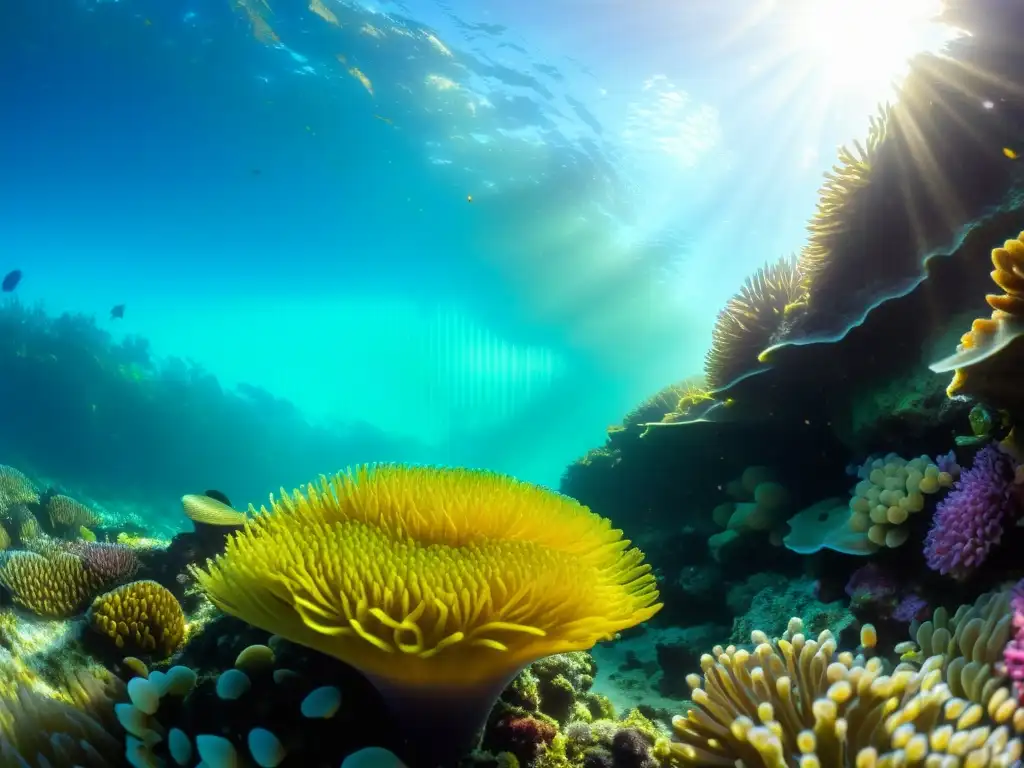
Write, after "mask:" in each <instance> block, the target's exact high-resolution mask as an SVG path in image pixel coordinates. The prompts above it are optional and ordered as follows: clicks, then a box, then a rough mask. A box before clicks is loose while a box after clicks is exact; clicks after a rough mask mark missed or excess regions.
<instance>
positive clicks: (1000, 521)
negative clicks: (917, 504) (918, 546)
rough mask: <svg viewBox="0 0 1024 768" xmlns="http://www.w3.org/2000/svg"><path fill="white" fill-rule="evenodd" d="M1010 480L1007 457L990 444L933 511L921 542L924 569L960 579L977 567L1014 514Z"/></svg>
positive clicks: (1012, 473) (1009, 460) (996, 541)
mask: <svg viewBox="0 0 1024 768" xmlns="http://www.w3.org/2000/svg"><path fill="white" fill-rule="evenodd" d="M1013 479H1014V466H1013V461H1012V460H1011V459H1010V457H1009V456H1007V455H1006V454H1005V453H1003V452H1002V451H1000V450H999V449H998V448H996V447H995V446H993V445H987V446H985V447H984V448H982V449H981V450H980V451H978V454H977V455H976V456H975V457H974V464H973V465H972V466H971V468H970V469H969V470H967V471H966V472H964V473H963V474H962V475H961V476H960V479H959V480H958V481H957V482H956V484H955V485H954V486H953V489H952V490H951V491H950V492H949V494H948V495H947V496H946V498H944V499H943V500H942V501H941V502H940V503H939V505H938V507H937V508H936V510H935V517H934V518H933V519H932V527H931V530H930V531H928V537H927V539H925V544H924V554H925V558H926V560H927V562H928V567H929V568H931V569H932V570H935V571H938V572H939V573H941V574H947V573H948V574H951V575H952V576H953V577H954V578H957V579H962V578H965V577H967V576H968V575H969V574H970V573H971V572H972V571H973V570H974V569H975V568H977V567H978V566H979V565H981V563H982V562H983V561H984V560H985V558H986V557H987V556H988V553H989V550H991V549H992V547H993V546H995V545H996V544H998V543H999V540H1000V539H1001V538H1002V535H1003V526H1004V525H1005V524H1006V522H1007V520H1008V519H1009V518H1010V517H1012V516H1013V515H1014V514H1015V511H1016V510H1015V506H1016V504H1015V502H1014V497H1013V495H1012V493H1011V490H1012V486H1013Z"/></svg>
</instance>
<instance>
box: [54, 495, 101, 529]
mask: <svg viewBox="0 0 1024 768" xmlns="http://www.w3.org/2000/svg"><path fill="white" fill-rule="evenodd" d="M46 512H47V514H48V515H49V517H50V525H51V527H53V528H55V529H58V530H60V529H63V530H67V531H77V530H78V529H79V528H81V527H83V526H84V527H85V528H92V527H94V526H97V525H99V524H100V518H99V515H97V514H96V513H95V512H93V511H92V510H91V509H89V508H88V507H87V506H85V504H83V503H82V502H80V501H76V500H75V499H72V498H71V497H70V496H64V495H63V494H56V495H54V496H51V497H50V498H49V499H47V500H46Z"/></svg>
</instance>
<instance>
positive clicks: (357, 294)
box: [0, 0, 946, 501]
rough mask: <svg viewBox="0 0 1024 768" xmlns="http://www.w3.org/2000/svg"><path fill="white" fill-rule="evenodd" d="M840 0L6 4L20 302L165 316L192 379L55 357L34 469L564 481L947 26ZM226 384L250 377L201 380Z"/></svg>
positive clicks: (163, 341) (94, 479)
mask: <svg viewBox="0 0 1024 768" xmlns="http://www.w3.org/2000/svg"><path fill="white" fill-rule="evenodd" d="M824 6H827V7H830V8H831V7H832V6H830V5H829V4H828V3H825V4H824ZM811 7H812V6H811V5H808V6H807V8H804V6H800V7H799V8H798V7H797V6H795V5H794V6H786V8H781V7H778V6H776V5H775V4H773V3H752V2H740V1H739V0H730V1H729V2H720V3H710V2H694V3H686V4H680V3H676V4H671V3H661V2H659V3H646V4H643V3H641V4H638V3H635V2H624V1H623V2H601V3H593V2H587V3H583V2H575V1H569V2H547V3H541V2H537V1H536V0H529V1H528V2H520V3H514V4H513V3H498V2H473V3H470V2H419V1H417V2H408V3H390V2H385V3H340V2H335V1H334V0H322V3H321V2H320V0H316V1H315V2H314V3H313V4H312V5H309V4H307V3H306V2H295V1H293V0H278V1H277V2H272V3H271V4H270V5H267V4H265V3H263V2H260V0H244V2H233V3H232V2H226V0H188V1H186V2H179V1H175V2H168V1H166V0H161V1H159V2H158V1H157V0H121V1H120V2H96V1H95V0H38V1H36V2H27V0H16V1H15V2H8V3H4V4H3V9H2V10H0V23H2V25H3V28H4V29H5V30H8V34H7V40H6V43H5V46H4V50H3V53H2V62H3V63H2V68H3V77H0V104H2V113H0V114H2V117H0V226H2V230H0V231H2V233H3V239H2V241H0V243H2V244H0V254H2V264H3V265H4V269H3V271H4V272H7V271H8V270H11V269H20V270H22V271H23V274H24V277H23V280H22V282H21V284H20V285H19V286H18V288H17V290H16V291H15V292H14V293H13V294H10V297H11V298H9V299H7V301H8V302H10V301H16V302H19V306H20V307H22V308H23V309H28V308H33V307H41V308H42V311H43V312H44V313H45V315H46V316H49V317H51V318H52V317H56V316H58V315H60V314H61V313H63V312H76V313H84V314H85V315H87V316H94V317H95V318H96V323H97V325H98V327H99V328H100V329H102V330H104V331H107V332H109V333H110V334H111V336H112V339H113V340H114V342H118V343H119V342H120V341H121V340H122V339H124V338H130V337H136V336H137V337H141V338H142V339H144V340H145V341H146V343H148V345H149V346H148V353H147V354H145V355H141V357H140V358H139V360H135V358H133V357H132V354H134V353H131V354H129V353H125V354H126V355H127V357H126V358H125V359H123V360H121V359H120V358H119V360H120V362H117V363H116V364H114V365H113V368H114V369H118V370H119V371H120V372H121V373H120V374H117V375H122V378H124V377H127V379H128V380H134V381H140V380H141V381H152V380H154V379H159V380H160V381H164V379H161V378H160V377H161V376H165V374H166V372H167V370H171V371H172V374H173V372H174V371H176V370H177V371H178V372H179V374H180V376H179V379H181V378H182V377H184V379H182V380H185V379H187V380H188V381H190V382H191V384H188V385H187V386H186V384H181V389H180V391H178V390H175V389H174V387H173V386H171V385H167V386H164V384H161V388H159V393H157V394H154V393H153V392H148V394H145V395H140V396H139V397H140V402H142V401H145V402H147V403H149V405H148V406H147V407H146V408H145V409H142V408H141V406H140V408H139V409H137V410H135V411H132V413H131V414H128V413H127V412H121V413H119V412H118V404H121V403H123V402H124V401H125V397H128V396H127V395H122V394H116V393H114V394H112V391H111V390H110V389H109V385H108V383H104V382H106V381H107V379H104V378H103V377H102V376H99V375H98V374H97V376H99V377H98V378H97V376H93V374H92V373H89V374H88V375H87V374H85V373H80V372H81V371H82V370H83V366H87V365H92V364H91V363H87V362H83V361H85V360H87V359H94V360H95V359H98V358H99V357H102V355H98V354H91V353H90V354H85V353H83V354H81V355H80V357H81V358H82V359H81V360H80V359H79V357H76V354H77V353H76V354H72V353H71V352H70V351H69V352H68V353H67V354H66V355H63V356H62V355H61V354H57V353H52V352H49V351H48V352H45V353H39V355H37V357H38V358H39V360H42V358H43V357H47V356H52V357H53V358H54V361H55V362H54V363H53V365H54V366H55V367H54V368H52V369H47V370H49V372H46V371H43V372H42V373H38V374H33V376H30V377H27V378H25V379H24V381H22V383H21V384H18V385H17V386H15V385H13V384H11V383H10V381H11V380H8V389H7V390H5V392H4V395H5V403H6V406H7V408H8V409H9V411H10V413H12V414H17V413H19V412H21V413H24V412H26V409H27V411H29V412H31V413H32V414H34V415H33V416H32V419H33V421H31V423H29V421H28V417H26V418H25V420H24V421H25V423H20V422H19V424H20V426H14V424H15V422H16V421H17V419H16V418H13V417H12V418H11V419H9V420H8V429H7V433H6V434H5V435H4V436H3V445H2V448H3V450H4V451H5V456H6V458H5V459H4V463H8V464H14V465H17V466H23V467H27V468H31V469H35V470H36V471H39V472H43V473H49V474H60V475H61V477H62V478H63V479H64V480H65V481H66V482H74V483H77V484H78V485H79V486H80V487H83V488H84V489H85V490H94V491H95V492H97V493H100V492H112V491H111V489H112V488H113V487H114V486H117V485H118V483H119V482H120V484H121V485H123V486H132V487H134V488H136V489H137V490H138V492H139V493H141V494H145V493H147V492H148V493H155V494H157V495H159V496H160V498H161V499H162V498H164V497H166V498H168V499H172V500H173V499H174V498H175V494H177V495H180V494H181V493H182V492H187V491H190V490H201V489H202V488H203V487H222V486H229V487H226V488H225V490H226V491H227V492H228V493H229V494H230V495H231V496H232V498H237V499H239V501H242V500H249V499H251V500H257V499H258V498H259V497H260V496H261V495H263V494H264V493H266V492H267V491H268V490H272V489H274V488H276V487H277V486H278V485H281V484H285V485H290V484H297V483H299V482H302V481H303V480H305V479H307V478H309V477H312V476H315V475H316V474H318V473H320V472H329V471H333V470H335V469H337V468H338V466H340V465H341V464H344V463H354V462H358V461H378V460H415V461H430V462H440V463H454V464H464V465H469V466H479V467H487V468H491V469H496V470H501V471H506V472H511V473H513V474H516V475H518V476H520V477H522V478H524V479H528V480H533V481H537V482H541V483H545V484H549V485H556V484H557V481H558V478H559V475H560V474H561V472H562V470H563V468H564V467H565V466H566V464H567V463H568V462H570V461H571V460H572V459H573V458H574V457H576V456H578V455H580V454H581V453H583V452H584V451H585V450H586V449H588V448H589V447H591V446H593V445H597V444H600V443H601V442H602V440H603V434H602V433H603V430H604V429H605V427H606V426H607V425H608V424H610V423H614V422H617V421H619V420H620V419H621V417H622V414H623V413H624V412H625V411H626V410H628V409H629V408H630V407H631V406H633V405H634V404H635V403H636V402H638V401H639V400H641V399H643V398H644V397H646V396H647V395H649V394H650V393H651V392H653V391H656V390H657V389H659V388H660V387H661V386H663V385H664V384H665V383H666V382H669V381H675V380H679V379H682V378H684V377H686V376H689V375H691V374H694V373H697V372H698V371H699V369H700V365H701V361H702V359H703V355H704V353H705V351H706V349H707V346H708V342H709V339H710V331H711V327H712V324H713V322H714V317H715V314H716V312H717V311H718V309H719V308H720V307H721V306H722V305H723V303H724V302H725V301H726V300H727V299H728V297H729V296H730V295H732V294H733V293H734V292H735V290H736V289H737V288H738V286H739V285H740V284H741V283H742V281H743V279H744V277H745V276H746V275H748V274H749V273H751V272H752V271H754V270H755V269H756V268H757V267H759V266H760V265H761V264H763V263H764V262H765V261H768V260H774V259H776V258H777V257H778V256H780V255H784V254H786V253H790V252H794V251H797V250H798V249H799V248H800V246H801V245H802V243H803V239H804V231H803V227H804V223H805V221H806V220H807V219H808V218H809V216H810V214H811V212H812V210H813V207H814V201H815V193H816V190H817V188H818V186H819V184H820V181H821V174H822V172H823V171H824V170H825V169H827V168H828V167H829V166H830V165H831V163H832V162H833V161H834V159H835V148H836V146H837V145H838V144H840V143H843V142H848V141H851V140H853V139H855V138H857V137H859V136H862V135H863V134H864V133H865V131H866V128H867V120H868V116H869V115H870V114H871V113H872V112H873V110H874V109H875V105H876V104H877V103H878V102H880V101H883V100H885V99H887V98H889V97H890V93H891V92H890V88H889V82H890V81H891V79H892V78H893V77H895V76H896V75H897V74H898V69H899V67H898V66H897V65H898V64H899V63H900V59H901V56H903V54H906V55H909V54H910V53H913V52H914V51H916V50H920V49H925V48H931V47H935V46H936V45H937V44H938V43H939V42H941V40H942V39H943V36H944V35H945V34H946V33H945V32H943V31H941V30H936V29H935V28H933V27H926V26H925V25H923V24H922V25H919V26H913V27H912V28H911V27H907V24H905V23H904V22H903V20H902V18H901V19H894V21H893V24H894V25H896V26H899V28H900V29H901V30H902V32H901V36H900V37H899V38H893V40H892V41H888V38H884V37H883V38H881V39H880V38H879V37H878V35H873V36H872V35H863V34H860V33H859V32H858V31H857V30H856V29H854V28H853V26H851V27H850V28H849V29H848V30H847V34H846V38H845V42H844V44H843V45H842V46H838V45H830V44H828V41H829V40H830V39H831V33H830V32H829V27H828V26H827V25H823V24H824V22H822V23H821V24H819V26H817V27H813V26H807V24H809V23H810V21H814V19H816V18H817V17H816V16H815V15H814V13H811V11H809V10H808V8H811ZM814 7H817V6H814ZM858 8H859V10H857V11H856V14H860V15H869V13H870V9H868V8H867V6H864V7H860V6H858ZM833 10H834V11H835V12H836V13H837V14H838V13H847V14H848V21H849V23H850V24H851V25H852V24H853V21H854V20H856V19H855V15H856V14H851V13H850V12H849V11H846V10H844V7H843V6H842V4H836V5H835V8H834V9H833ZM893 13H895V12H893ZM875 21H877V19H876V20H875ZM896 21H899V22H900V23H899V24H896ZM908 23H909V22H908ZM915 23H916V19H915ZM883 26H884V25H883ZM907 29H911V32H907ZM890 42H891V45H890V44H889V43H890ZM872 45H875V46H876V47H877V46H878V45H883V47H884V49H885V55H884V56H883V55H882V54H879V53H878V52H877V50H876V51H875V53H874V54H872V53H870V51H869V49H870V47H871V46H872ZM885 46H887V47H885ZM837 48H841V49H842V50H841V51H840V52H839V53H837V52H836V49H837ZM880 58H881V59H885V61H882V62H881V64H887V65H888V64H892V66H889V67H888V68H887V69H885V68H880V66H879V65H880V62H879V59H880ZM888 59H893V61H892V62H889V61H888ZM876 69H877V70H878V71H877V72H876V71H875V70H876ZM117 304H124V305H125V314H124V317H123V318H117V319H111V318H110V317H109V312H110V309H111V307H113V306H114V305H117ZM19 317H20V316H19ZM37 321H38V322H43V321H42V320H41V319H38V317H37V319H36V320H30V321H25V322H28V323H29V324H30V325H31V323H33V322H37ZM18 323H22V326H23V324H24V323H23V321H22V320H18V321H17V323H15V325H14V326H12V327H22V326H19V325H18ZM83 333H84V332H83ZM89 333H92V331H89V332H88V333H86V335H88V334H89ZM76 338H78V337H76ZM97 343H99V342H97ZM137 343H138V342H130V345H131V344H137ZM69 344H70V346H71V347H74V348H76V349H77V347H75V345H76V344H78V341H75V342H73V343H71V342H69ZM33 348H34V347H33V343H29V344H28V346H27V347H26V346H25V345H24V344H23V343H22V342H18V344H14V345H12V346H11V347H10V350H8V351H9V352H10V354H11V355H13V356H16V357H18V359H21V360H24V359H30V360H34V359H35V358H34V357H33V354H34V353H33V351H32V350H33ZM26 349H27V350H28V351H27V352H26V351H25V350H26ZM130 349H135V347H131V346H130ZM119 354H120V353H119ZM140 354H141V353H140ZM129 358H131V359H129ZM143 358H144V359H143ZM169 358H181V359H184V360H190V361H193V362H194V364H195V365H196V366H198V368H194V369H192V373H187V374H186V373H183V371H187V370H188V369H187V366H186V367H184V368H182V367H181V366H182V365H183V364H182V363H180V362H178V363H174V364H168V363H166V362H165V361H166V360H167V359H169ZM12 359H13V357H12ZM140 361H141V362H140ZM136 364H137V369H136V368H132V365H136ZM39 365H42V363H41V362H40V363H39ZM168 366H170V368H168ZM175 366H178V368H175ZM100 367H101V368H103V370H105V371H107V370H110V369H111V367H110V366H106V367H103V366H100ZM41 370H42V369H41ZM90 370H91V369H90ZM198 370H201V371H202V373H201V375H200V374H197V373H196V372H195V371H198ZM159 371H163V373H158V372H159ZM104 375H107V374H104ZM110 375H111V376H113V375H114V374H110ZM167 375H170V376H171V378H170V379H169V380H171V381H178V379H175V378H174V376H175V375H178V374H174V375H171V374H167ZM79 377H80V378H79ZM90 377H91V378H90ZM165 378H166V377H165ZM86 380H88V381H90V382H92V383H91V384H90V385H88V386H86V384H83V383H81V382H84V381H86ZM197 380H199V381H200V385H201V387H206V388H207V389H206V390H203V391H207V390H209V391H210V392H215V391H216V392H221V391H228V392H230V391H233V390H234V388H235V387H236V385H239V384H243V385H245V386H246V387H248V389H244V390H243V398H242V400H240V401H238V402H236V401H234V400H230V399H229V400H225V399H224V397H222V395H221V394H217V395H216V396H214V395H210V399H209V401H206V400H203V401H202V403H200V404H198V405H197V404H195V403H197V402H199V400H197V399H196V398H195V397H194V393H195V392H196V391H198V390H196V386H200V385H196V384H195V382H196V381H197ZM56 381H60V382H63V386H62V387H57V386H56V384H54V386H53V388H52V391H50V392H48V393H47V391H45V390H42V389H40V383H39V382H50V383H53V382H56ZM164 383H165V384H166V382H164ZM174 386H177V385H174ZM19 387H20V389H19ZM252 387H256V388H258V390H259V391H258V392H257V390H253V389H252ZM90 388H91V389H90ZM58 390H59V391H58ZM133 391H134V390H133ZM147 391H148V390H147ZM154 391H155V390H154ZM254 392H256V394H255V395H254V394H253V393H254ZM44 397H45V398H47V399H43V398H44ZM33 398H39V400H38V402H35V403H31V402H30V401H31V400H32V399H33ZM161 398H163V399H161ZM246 398H247V399H246ZM269 398H276V400H272V399H269ZM129 399H130V398H129ZM243 401H244V402H243ZM282 401H284V402H282ZM182 402H190V403H192V404H193V405H192V406H191V408H192V409H191V411H190V412H189V413H188V414H187V415H185V414H183V413H182V414H177V415H169V416H167V418H166V419H162V420H161V419H158V418H157V416H154V414H161V413H167V409H168V407H169V406H168V405H167V404H169V403H176V404H180V403H182ZM239 403H243V404H242V405H239ZM244 408H249V409H250V410H248V411H245V410H244ZM231 409H243V410H238V411H237V413H236V412H235V410H231ZM268 409H269V410H272V411H273V414H275V415H266V413H265V412H266V411H268ZM274 409H277V410H274ZM229 410H231V415H230V417H229V416H228V415H225V414H227V412H228V411H229ZM257 411H262V412H264V416H261V417H260V418H264V417H265V419H266V426H265V428H264V427H260V429H262V430H263V431H258V430H257V431H256V432H253V433H251V434H250V433H248V432H246V431H245V430H246V429H248V427H243V426H240V425H243V424H249V423H250V422H252V421H253V419H254V418H255V417H252V418H250V416H247V415H246V414H252V413H256V412H257ZM354 424H355V425H356V426H353V425H354ZM70 425H77V426H75V427H74V428H72V427H71V426H70ZM232 425H239V426H232ZM129 427H130V428H129ZM254 429H255V428H254ZM314 430H319V431H314ZM61 435H63V437H60V436H61ZM325 435H328V436H327V437H325ZM339 436H340V437H339ZM58 453H59V454H60V456H59V457H58V456H57V454H58ZM84 457H88V461H86V460H85V458H84ZM119 478H120V481H119ZM91 484H93V485H95V486H97V487H96V488H95V489H90V485H91ZM146 489H149V490H148V491H147V490H146ZM154 489H155V490H154ZM175 489H177V490H175Z"/></svg>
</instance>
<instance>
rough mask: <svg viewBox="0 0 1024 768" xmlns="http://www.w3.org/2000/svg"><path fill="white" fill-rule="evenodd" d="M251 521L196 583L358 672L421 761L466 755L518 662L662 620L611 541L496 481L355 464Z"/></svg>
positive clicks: (605, 529)
mask: <svg viewBox="0 0 1024 768" xmlns="http://www.w3.org/2000/svg"><path fill="white" fill-rule="evenodd" d="M252 513H253V516H252V518H251V520H250V521H249V522H248V523H247V524H246V527H245V529H244V530H243V531H242V532H240V533H237V534H234V535H233V536H231V537H230V538H229V539H228V542H227V548H226V550H225V552H224V553H223V554H222V555H220V556H218V557H217V558H216V559H215V560H213V561H208V562H207V564H206V567H205V569H202V568H193V569H192V572H193V575H194V576H195V578H196V580H197V581H198V583H199V585H200V586H201V587H202V589H203V590H204V591H205V592H206V594H207V595H208V596H209V598H210V599H211V601H212V602H213V603H214V604H215V605H217V606H218V607H219V608H221V609H222V610H224V611H225V612H226V613H229V614H232V615H235V616H238V617H239V618H242V619H243V620H245V621H247V622H249V623H251V624H253V625H255V626H257V627H261V628H262V629H265V630H267V631H271V632H275V633H276V634H279V635H281V636H282V637H285V638H287V639H289V640H292V641H293V642H296V643H299V644H302V645H306V646H308V647H311V648H315V649H317V650H320V651H322V652H324V653H327V654H329V655H332V656H335V657H336V658H339V659H341V660H342V661H344V662H346V663H348V664H351V665H352V666H354V667H356V668H357V669H359V670H360V671H361V672H363V673H364V674H365V675H366V676H367V677H368V678H369V679H370V680H371V681H372V682H373V683H374V685H375V686H376V687H377V688H378V690H379V691H380V692H381V693H382V695H383V696H384V698H385V700H387V701H388V702H389V704H391V705H392V708H393V709H394V710H395V714H396V717H398V719H399V720H400V721H401V722H402V725H403V728H406V729H407V737H408V741H409V747H410V749H412V750H413V751H418V752H422V753H423V754H422V755H421V758H420V759H425V760H430V761H433V760H440V761H441V762H444V760H446V759H450V758H451V757H452V756H457V755H459V754H461V753H463V752H464V751H465V750H466V749H467V748H468V747H469V746H470V745H471V743H472V737H473V734H474V733H475V731H476V730H477V728H478V727H479V726H480V725H481V719H482V718H483V717H485V716H486V713H487V711H488V710H489V709H490V706H491V704H492V702H493V701H494V699H495V698H497V696H498V694H499V693H500V692H501V690H502V689H503V688H504V687H505V686H506V685H507V684H508V683H509V682H510V681H511V680H512V678H514V677H515V675H516V674H517V673H518V672H519V671H520V670H521V669H522V668H523V667H525V666H526V665H527V664H528V663H529V662H531V661H533V660H535V659H538V658H541V657H544V656H548V655H551V654H554V653H560V652H564V651H571V650H581V649H586V648H589V647H591V646H592V645H593V644H594V643H595V642H597V641H598V640H601V639H606V638H610V637H612V636H613V635H614V634H615V633H616V632H619V631H621V630H623V629H626V628H628V627H632V626H634V625H636V624H639V623H640V622H643V621H645V620H647V619H649V618H650V617H651V616H653V615H654V614H655V613H657V612H658V610H659V609H660V608H661V605H660V603H658V591H657V588H656V586H655V581H654V577H653V575H652V574H651V573H650V566H648V565H646V564H644V563H643V554H642V553H641V552H640V551H639V550H638V549H635V548H630V543H629V542H628V541H626V540H624V539H623V538H622V534H621V531H618V530H615V529H613V528H612V526H611V524H610V523H609V522H608V521H607V520H605V519H603V518H601V517H599V516H598V515H596V514H594V513H592V512H591V511H590V510H588V509H587V508H586V507H583V506H581V505H580V504H578V503H577V502H575V501H573V500H572V499H569V498H568V497H565V496H562V495H560V494H557V493H554V492H551V491H548V490H546V489H543V488H541V487H539V486H533V485H529V484H526V483H521V482H518V481H516V480H514V479H512V478H509V477H506V476H502V475H497V474H492V473H488V472H478V471H469V470H460V469H449V468H434V467H409V466H401V465H376V466H372V467H360V468H358V469H356V470H354V471H349V472H347V473H344V474H338V475H335V476H334V477H332V478H329V479H328V478H322V479H321V482H320V483H319V485H318V486H314V485H309V486H308V487H307V488H306V489H305V492H304V493H303V492H301V491H296V492H294V493H292V494H288V493H286V492H284V491H282V494H281V498H280V499H279V500H276V501H275V500H274V499H273V498H272V499H271V509H270V510H269V511H268V510H267V509H266V508H264V509H261V510H260V512H259V514H256V513H255V511H254V510H252ZM436 749H440V750H443V753H441V754H435V753H432V752H431V750H436Z"/></svg>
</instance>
